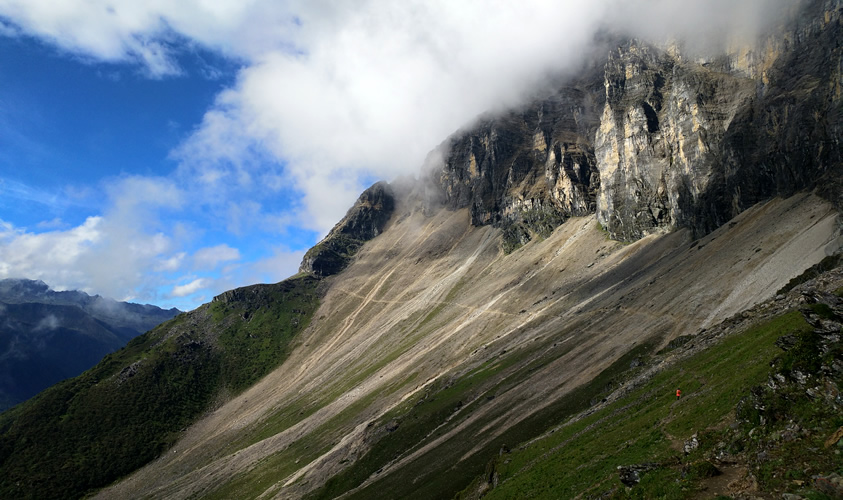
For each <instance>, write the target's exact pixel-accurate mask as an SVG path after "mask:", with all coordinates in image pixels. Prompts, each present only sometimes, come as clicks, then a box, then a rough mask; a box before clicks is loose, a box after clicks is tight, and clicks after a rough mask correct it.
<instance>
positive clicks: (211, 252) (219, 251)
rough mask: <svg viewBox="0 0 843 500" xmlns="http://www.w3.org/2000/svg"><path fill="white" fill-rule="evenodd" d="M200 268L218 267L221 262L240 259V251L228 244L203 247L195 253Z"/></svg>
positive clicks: (197, 265)
mask: <svg viewBox="0 0 843 500" xmlns="http://www.w3.org/2000/svg"><path fill="white" fill-rule="evenodd" d="M193 260H194V262H195V264H194V265H195V267H196V268H198V269H216V268H217V266H219V264H220V263H221V262H227V261H232V260H240V251H239V250H237V249H236V248H232V247H230V246H228V245H226V244H221V245H216V246H213V247H208V248H202V249H200V250H198V251H197V252H196V253H195V254H193Z"/></svg>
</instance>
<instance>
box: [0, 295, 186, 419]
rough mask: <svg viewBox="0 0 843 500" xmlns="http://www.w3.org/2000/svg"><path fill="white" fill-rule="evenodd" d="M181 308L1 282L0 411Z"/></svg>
mask: <svg viewBox="0 0 843 500" xmlns="http://www.w3.org/2000/svg"><path fill="white" fill-rule="evenodd" d="M180 312H181V311H179V310H178V309H170V310H163V309H160V308H158V307H155V306H151V305H141V304H132V303H127V302H117V301H115V300H110V299H106V298H103V297H100V296H94V297H91V296H89V295H88V294H86V293H84V292H78V291H65V292H56V291H53V290H51V289H50V288H49V287H48V286H47V285H46V284H45V283H43V282H41V281H32V280H21V279H4V280H0V317H1V318H2V323H0V411H4V410H6V409H8V408H10V407H12V406H14V405H16V404H18V403H20V402H22V401H25V400H27V399H29V398H30V397H32V396H34V395H35V394H38V393H39V392H40V391H42V390H44V389H46V388H47V387H49V386H51V385H53V384H55V383H56V382H59V381H61V380H64V379H67V378H70V377H75V376H77V375H79V374H80V373H82V372H83V371H85V370H87V369H88V368H90V367H92V366H94V365H95V364H97V363H98V362H99V361H100V360H101V359H102V358H103V356H105V355H106V354H108V353H111V352H114V351H116V350H117V349H119V348H121V347H123V346H124V345H126V343H127V342H128V341H129V340H131V339H132V338H134V337H136V336H138V335H140V334H141V333H144V332H146V331H147V330H150V329H151V328H153V327H155V326H157V325H158V324H160V323H162V322H164V321H166V320H168V319H171V318H173V317H174V316H175V315H177V314H178V313H180Z"/></svg>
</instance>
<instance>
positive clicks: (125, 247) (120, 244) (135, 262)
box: [0, 177, 182, 300]
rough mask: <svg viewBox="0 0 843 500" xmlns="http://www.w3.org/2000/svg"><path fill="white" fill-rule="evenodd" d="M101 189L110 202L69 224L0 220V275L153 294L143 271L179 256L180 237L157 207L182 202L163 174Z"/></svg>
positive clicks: (114, 293) (117, 293)
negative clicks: (34, 228) (47, 226)
mask: <svg viewBox="0 0 843 500" xmlns="http://www.w3.org/2000/svg"><path fill="white" fill-rule="evenodd" d="M104 190H105V191H106V192H107V193H108V203H107V206H108V208H107V209H106V211H105V212H104V213H103V214H102V215H98V216H91V217H88V218H87V219H85V221H84V222H83V223H82V224H80V225H79V226H76V227H73V228H70V229H67V230H51V231H43V232H31V231H28V230H26V229H24V228H16V227H14V226H13V225H12V224H10V223H8V222H3V223H2V224H0V277H26V278H30V279H42V280H44V281H45V282H47V283H49V284H50V285H51V286H53V288H55V289H59V290H62V289H81V290H86V291H92V292H94V293H101V294H103V295H106V296H109V297H114V298H117V299H120V300H125V299H127V298H130V297H136V296H141V297H154V296H155V293H154V291H153V290H152V288H154V287H155V286H156V283H155V282H154V280H149V279H148V278H146V273H147V272H148V271H150V270H152V269H154V268H155V267H156V266H157V265H160V263H161V262H166V261H168V260H169V259H173V258H174V257H176V256H177V250H178V243H179V242H178V241H176V240H175V238H174V237H173V236H172V235H168V234H165V232H163V231H162V230H160V228H156V226H158V225H159V221H158V219H159V217H158V213H159V210H161V209H162V208H167V209H172V208H177V207H179V206H180V205H181V201H182V194H181V192H180V190H179V189H178V188H176V187H175V186H174V185H173V184H172V183H171V182H169V181H167V180H165V179H157V178H145V177H144V178H141V177H125V178H120V179H116V180H113V181H112V182H110V183H109V184H108V185H107V186H106V187H104Z"/></svg>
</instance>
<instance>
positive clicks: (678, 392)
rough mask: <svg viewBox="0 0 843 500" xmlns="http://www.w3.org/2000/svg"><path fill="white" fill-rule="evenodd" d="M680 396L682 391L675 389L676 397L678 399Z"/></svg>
mask: <svg viewBox="0 0 843 500" xmlns="http://www.w3.org/2000/svg"><path fill="white" fill-rule="evenodd" d="M680 396H682V391H680V390H679V389H676V399H679V397H680Z"/></svg>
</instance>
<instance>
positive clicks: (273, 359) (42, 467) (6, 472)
mask: <svg viewBox="0 0 843 500" xmlns="http://www.w3.org/2000/svg"><path fill="white" fill-rule="evenodd" d="M316 283H317V281H316V280H315V279H313V278H309V277H303V278H298V279H290V280H287V281H285V282H282V283H279V284H276V285H255V286H252V287H248V288H246V289H243V290H247V291H248V292H249V294H248V300H247V301H242V300H241V301H237V300H234V301H228V302H224V301H218V302H213V303H211V304H207V305H205V306H202V307H201V308H199V309H197V310H195V311H193V312H191V313H186V314H182V315H180V316H178V317H177V318H175V319H173V320H171V321H169V322H167V323H164V324H162V325H160V326H159V327H157V328H155V329H153V330H151V331H150V332H147V333H146V334H144V335H141V336H139V337H137V338H136V339H134V340H132V341H131V342H130V343H129V344H128V345H127V346H126V347H125V348H123V349H121V350H120V351H117V352H116V353H114V354H112V355H109V356H106V358H105V359H103V361H102V362H101V363H100V364H98V365H97V366H95V367H94V368H92V369H91V370H88V371H87V372H85V373H83V374H82V375H80V376H79V377H76V378H74V379H70V380H67V381H65V382H62V383H60V384H58V385H56V386H54V387H52V388H50V389H48V390H46V391H44V392H43V393H41V394H40V395H38V396H37V397H35V398H34V399H33V400H31V401H29V402H27V403H25V404H22V405H20V406H18V407H15V408H13V409H11V410H9V411H8V412H6V413H4V414H2V416H0V497H2V498H74V497H79V496H81V495H82V494H84V493H85V492H87V491H90V490H92V489H95V488H99V487H102V486H105V485H107V484H109V483H110V482H112V481H114V480H115V479H117V478H119V477H121V476H122V475H125V474H127V473H128V472H131V471H132V470H134V469H136V468H138V467H140V466H142V465H143V464H145V463H146V462H148V461H150V460H152V459H154V458H155V457H156V456H158V455H160V454H161V453H162V452H163V451H164V450H166V449H167V448H168V447H169V446H170V445H171V444H172V443H173V442H174V441H175V440H176V439H177V438H178V436H179V434H180V432H181V431H182V430H183V429H184V428H185V427H186V426H188V425H189V424H190V423H192V422H193V420H195V419H196V418H197V417H199V416H200V415H201V414H202V413H203V412H205V411H207V410H208V409H209V407H210V406H211V405H212V404H213V402H214V400H215V399H216V398H217V397H219V395H220V394H231V393H236V392H239V391H241V390H243V389H245V388H246V387H248V386H250V385H251V384H253V383H254V382H255V381H257V380H258V379H259V378H261V377H262V376H263V375H265V374H266V373H268V372H269V371H270V370H272V369H273V368H275V367H277V366H278V365H279V364H280V363H281V361H283V359H285V357H286V355H287V353H288V345H289V343H290V341H291V340H292V339H293V337H294V336H295V335H296V333H297V332H299V331H300V330H301V329H303V328H304V327H305V326H306V325H307V323H308V322H309V320H310V316H311V315H312V313H313V311H314V310H315V309H316V306H317V305H318V298H317V296H316Z"/></svg>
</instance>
